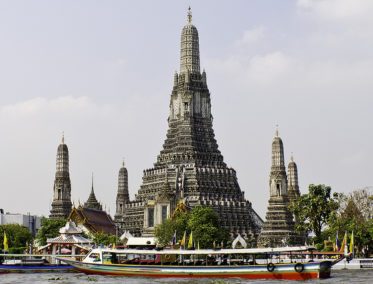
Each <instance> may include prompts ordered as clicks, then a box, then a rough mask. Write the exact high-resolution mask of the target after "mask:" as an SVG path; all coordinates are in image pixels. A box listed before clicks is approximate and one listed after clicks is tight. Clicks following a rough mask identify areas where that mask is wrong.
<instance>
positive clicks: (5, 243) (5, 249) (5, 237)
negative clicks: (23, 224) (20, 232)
mask: <svg viewBox="0 0 373 284" xmlns="http://www.w3.org/2000/svg"><path fill="white" fill-rule="evenodd" d="M8 250H9V247H8V237H7V236H6V233H5V232H4V251H8Z"/></svg>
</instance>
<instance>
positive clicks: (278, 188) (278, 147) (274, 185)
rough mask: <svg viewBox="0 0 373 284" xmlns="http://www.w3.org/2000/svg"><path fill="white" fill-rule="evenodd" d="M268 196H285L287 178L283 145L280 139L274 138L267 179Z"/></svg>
mask: <svg viewBox="0 0 373 284" xmlns="http://www.w3.org/2000/svg"><path fill="white" fill-rule="evenodd" d="M269 186H270V196H284V195H287V176H286V169H285V158H284V145H283V143H282V140H281V138H280V137H279V136H278V130H276V136H275V137H274V138H273V142H272V166H271V173H270V178H269Z"/></svg>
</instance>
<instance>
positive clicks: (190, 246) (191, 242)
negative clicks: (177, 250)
mask: <svg viewBox="0 0 373 284" xmlns="http://www.w3.org/2000/svg"><path fill="white" fill-rule="evenodd" d="M192 247H193V232H190V236H189V241H188V249H191V248H192Z"/></svg>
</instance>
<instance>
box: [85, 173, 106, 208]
mask: <svg viewBox="0 0 373 284" xmlns="http://www.w3.org/2000/svg"><path fill="white" fill-rule="evenodd" d="M83 207H84V208H91V209H97V210H102V205H101V204H100V203H99V202H98V201H97V198H96V195H95V191H94V189H93V176H92V188H91V193H90V194H89V197H88V200H87V202H86V203H84V206H83Z"/></svg>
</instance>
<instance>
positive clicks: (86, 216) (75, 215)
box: [69, 206, 116, 235]
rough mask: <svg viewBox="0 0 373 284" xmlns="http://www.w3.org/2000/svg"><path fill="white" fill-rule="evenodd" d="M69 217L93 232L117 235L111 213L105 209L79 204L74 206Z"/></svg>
mask: <svg viewBox="0 0 373 284" xmlns="http://www.w3.org/2000/svg"><path fill="white" fill-rule="evenodd" d="M69 219H71V220H73V221H74V222H75V223H76V224H81V225H83V226H84V227H86V228H87V229H88V230H89V231H90V232H91V233H97V232H102V233H106V234H111V235H115V233H116V229H115V224H114V222H113V220H112V219H111V217H110V215H108V214H107V213H106V212H105V211H102V210H96V209H91V208H85V207H82V206H79V207H78V208H73V210H72V211H71V214H70V216H69Z"/></svg>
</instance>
